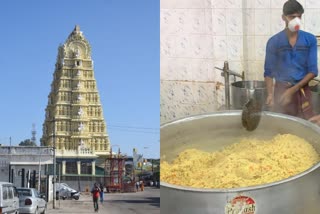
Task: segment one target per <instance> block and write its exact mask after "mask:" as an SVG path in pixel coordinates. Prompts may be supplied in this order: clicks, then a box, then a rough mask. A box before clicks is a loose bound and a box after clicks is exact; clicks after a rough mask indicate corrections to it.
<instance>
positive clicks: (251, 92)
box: [231, 80, 267, 109]
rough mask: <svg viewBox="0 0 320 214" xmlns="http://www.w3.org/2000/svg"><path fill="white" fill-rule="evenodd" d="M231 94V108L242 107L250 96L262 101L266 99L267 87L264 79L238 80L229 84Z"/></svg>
mask: <svg viewBox="0 0 320 214" xmlns="http://www.w3.org/2000/svg"><path fill="white" fill-rule="evenodd" d="M231 95H232V102H231V105H232V109H242V107H243V105H244V104H245V103H246V102H247V101H248V100H249V99H250V98H255V99H257V100H260V102H261V103H264V102H265V101H266V99H267V89H266V85H265V82H264V81H257V80H252V81H238V82H234V83H232V84H231Z"/></svg>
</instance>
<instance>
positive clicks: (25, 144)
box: [19, 139, 37, 146]
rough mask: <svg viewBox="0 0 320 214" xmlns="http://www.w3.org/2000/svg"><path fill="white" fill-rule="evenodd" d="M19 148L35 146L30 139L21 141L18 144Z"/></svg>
mask: <svg viewBox="0 0 320 214" xmlns="http://www.w3.org/2000/svg"><path fill="white" fill-rule="evenodd" d="M19 146H37V144H35V142H33V141H31V140H30V139H26V140H24V141H21V142H20V143H19Z"/></svg>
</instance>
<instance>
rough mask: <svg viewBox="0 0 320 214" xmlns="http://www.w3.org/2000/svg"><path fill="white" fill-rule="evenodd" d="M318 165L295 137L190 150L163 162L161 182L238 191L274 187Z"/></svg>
mask: <svg viewBox="0 0 320 214" xmlns="http://www.w3.org/2000/svg"><path fill="white" fill-rule="evenodd" d="M317 162H319V154H318V153H317V152H316V151H315V149H314V148H313V147H312V145H311V144H310V143H308V142H307V141H305V140H304V139H302V138H299V137H297V136H295V135H291V134H284V135H277V136H275V137H274V138H273V139H271V140H269V141H263V140H258V139H243V140H242V141H241V142H238V143H234V144H232V145H230V146H228V147H226V148H224V149H223V150H222V151H216V152H211V153H209V152H205V151H200V150H197V149H188V150H185V151H183V152H182V153H180V154H179V155H178V157H177V158H176V159H175V160H174V161H173V162H172V163H168V162H166V161H162V162H161V165H160V166H161V173H160V176H161V181H164V182H167V183H170V184H176V185H181V186H189V187H197V188H235V187H247V186H254V185H259V184H266V183H271V182H274V181H279V180H283V179H285V178H288V177H290V176H293V175H296V174H298V173H300V172H303V171H305V170H307V169H308V168H310V167H311V166H313V165H314V164H315V163H317Z"/></svg>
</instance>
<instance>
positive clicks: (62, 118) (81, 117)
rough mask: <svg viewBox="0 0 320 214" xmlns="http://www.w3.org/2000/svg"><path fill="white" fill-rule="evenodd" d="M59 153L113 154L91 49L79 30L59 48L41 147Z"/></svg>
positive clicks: (74, 31) (73, 32)
mask: <svg viewBox="0 0 320 214" xmlns="http://www.w3.org/2000/svg"><path fill="white" fill-rule="evenodd" d="M54 142H55V145H56V149H57V150H58V151H59V150H60V151H65V150H70V151H71V150H73V151H79V150H86V151H90V152H92V153H93V154H96V155H100V154H101V155H105V154H107V152H109V151H110V141H109V136H108V133H107V129H106V122H105V120H104V116H103V110H102V105H101V102H100V97H99V92H98V89H97V85H96V80H95V77H94V71H93V61H92V59H91V47H90V44H89V43H88V41H87V40H86V38H85V37H84V35H83V33H82V32H81V31H80V27H79V26H76V27H75V28H74V30H73V31H72V32H71V34H70V35H69V37H68V39H67V40H66V42H65V43H64V44H63V45H60V46H59V48H58V56H57V62H56V64H55V71H54V74H53V81H52V83H51V91H50V93H49V95H48V105H47V107H46V109H45V121H44V124H43V136H42V138H41V144H42V145H45V146H53V144H54Z"/></svg>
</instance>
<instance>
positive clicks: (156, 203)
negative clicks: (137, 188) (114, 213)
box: [110, 197, 160, 207]
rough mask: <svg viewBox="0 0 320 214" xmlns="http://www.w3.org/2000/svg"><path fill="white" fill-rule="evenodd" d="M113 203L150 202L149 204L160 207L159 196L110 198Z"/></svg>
mask: <svg viewBox="0 0 320 214" xmlns="http://www.w3.org/2000/svg"><path fill="white" fill-rule="evenodd" d="M110 201H111V202H113V203H123V202H124V203H132V204H150V205H151V206H155V207H160V197H148V198H145V199H144V200H110Z"/></svg>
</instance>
